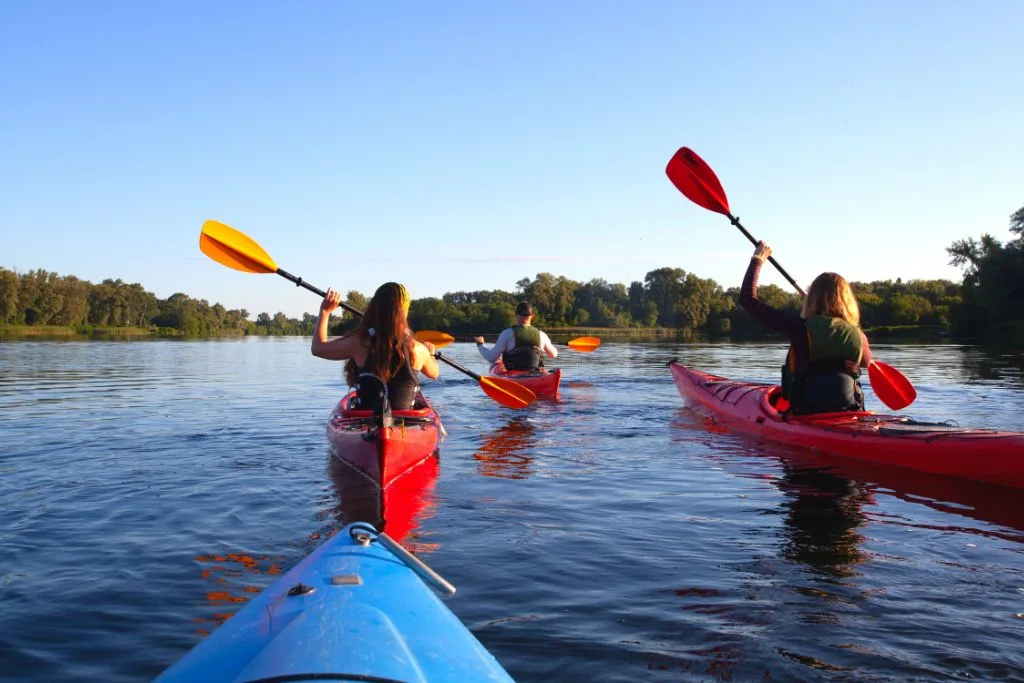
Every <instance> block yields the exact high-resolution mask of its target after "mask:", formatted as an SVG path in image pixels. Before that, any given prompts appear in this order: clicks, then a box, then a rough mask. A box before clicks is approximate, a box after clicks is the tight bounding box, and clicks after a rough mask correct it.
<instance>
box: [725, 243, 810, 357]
mask: <svg viewBox="0 0 1024 683" xmlns="http://www.w3.org/2000/svg"><path fill="white" fill-rule="evenodd" d="M771 253H772V249H771V247H769V246H768V245H767V244H765V243H764V242H759V243H758V245H757V248H756V249H754V255H753V256H751V257H750V265H749V266H747V272H746V274H745V275H744V276H743V284H742V285H740V298H739V304H740V306H742V307H743V308H744V309H746V311H747V313H750V315H752V316H753V317H754V319H755V320H757V321H758V322H759V323H761V324H762V325H766V326H768V327H770V328H772V329H773V330H779V331H780V332H785V333H786V334H787V335H789V336H790V337H792V336H793V335H801V334H803V320H802V319H801V318H800V314H799V313H795V312H793V311H780V310H779V309H777V308H773V307H772V306H769V305H768V304H766V303H765V302H763V301H761V300H760V299H758V298H757V277H758V275H760V273H761V266H763V265H764V262H765V260H767V259H768V257H769V256H771Z"/></svg>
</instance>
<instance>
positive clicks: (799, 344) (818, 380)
mask: <svg viewBox="0 0 1024 683" xmlns="http://www.w3.org/2000/svg"><path fill="white" fill-rule="evenodd" d="M771 253H772V249H771V247H769V246H768V245H767V244H765V243H764V242H758V244H757V247H756V248H755V249H754V255H753V257H751V259H750V266H749V267H748V268H747V273H746V275H745V276H744V278H743V285H742V286H741V287H740V298H739V303H740V305H741V306H742V307H743V308H745V309H746V310H747V312H749V313H750V314H751V315H752V316H754V318H755V319H757V320H758V321H759V322H761V323H762V324H764V325H767V326H768V327H771V328H772V329H774V330H778V331H780V332H782V333H784V334H785V335H786V336H787V337H789V352H788V353H787V354H786V363H785V365H783V366H782V395H783V397H784V398H785V399H786V400H787V401H788V402H789V410H790V411H791V412H792V413H794V414H797V415H807V414H811V413H832V412H843V411H849V410H864V393H863V391H862V389H861V386H860V369H861V368H866V367H868V365H869V364H870V363H871V348H870V347H869V346H868V340H867V337H865V336H864V332H863V331H862V330H861V329H860V307H859V306H858V305H857V299H856V298H855V297H854V295H853V289H852V288H851V287H850V283H848V282H847V281H846V279H845V278H843V277H842V276H841V275H838V274H836V273H822V274H821V275H819V276H818V277H816V278H814V282H812V283H811V286H810V288H809V289H808V290H807V296H806V297H805V299H804V305H803V310H802V311H801V312H800V313H795V312H792V311H781V310H779V309H776V308H773V307H771V306H769V305H768V304H766V303H764V302H763V301H760V300H759V299H758V298H757V277H758V275H759V274H760V272H761V266H762V265H763V264H764V262H765V260H767V259H768V257H769V256H771Z"/></svg>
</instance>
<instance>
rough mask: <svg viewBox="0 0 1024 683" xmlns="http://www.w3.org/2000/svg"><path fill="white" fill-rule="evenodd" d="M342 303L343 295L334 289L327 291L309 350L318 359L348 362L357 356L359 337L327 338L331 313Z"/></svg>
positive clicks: (349, 335) (352, 335) (351, 335)
mask: <svg viewBox="0 0 1024 683" xmlns="http://www.w3.org/2000/svg"><path fill="white" fill-rule="evenodd" d="M340 303H341V294H339V293H338V292H336V291H334V290H333V289H328V290H327V296H325V297H324V300H323V301H322V302H321V303H320V314H319V315H318V316H317V318H316V329H315V330H314V331H313V341H312V342H311V343H310V346H309V350H310V352H311V353H312V354H313V355H314V356H316V357H317V358H326V359H327V360H347V359H349V358H353V357H355V356H356V355H357V352H358V350H359V337H358V335H355V334H348V335H345V336H344V337H335V338H334V339H328V338H327V328H328V326H329V325H330V322H331V311H333V310H334V309H336V308H337V307H338V305H339V304H340Z"/></svg>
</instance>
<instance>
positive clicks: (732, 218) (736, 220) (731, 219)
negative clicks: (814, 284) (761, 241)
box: [725, 213, 807, 296]
mask: <svg viewBox="0 0 1024 683" xmlns="http://www.w3.org/2000/svg"><path fill="white" fill-rule="evenodd" d="M725 215H726V216H727V217H728V218H729V222H730V223H732V224H733V225H735V226H736V227H737V228H738V229H739V231H740V232H742V233H743V234H744V235H746V237H747V239H748V240H750V243H751V244H753V245H754V246H755V247H756V246H757V240H756V239H754V236H753V235H751V234H750V233H749V232H747V229H746V228H744V227H743V224H742V223H740V219H739V218H737V217H736V216H733V215H732V214H731V213H727V214H725ZM768 261H769V262H770V263H771V264H772V265H773V266H775V268H776V269H778V271H779V272H780V273H782V277H784V278H786V279H787V280H789V284H791V285H793V287H795V288H796V291H797V292H799V293H800V296H807V294H806V293H805V292H804V290H803V289H801V288H800V285H798V284H797V283H796V280H794V279H793V278H792V276H790V274H789V273H787V272H786V269H785V268H783V267H782V266H780V265H779V262H778V261H776V260H775V257H774V256H769V257H768Z"/></svg>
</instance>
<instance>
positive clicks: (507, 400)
mask: <svg viewBox="0 0 1024 683" xmlns="http://www.w3.org/2000/svg"><path fill="white" fill-rule="evenodd" d="M480 388H481V389H483V390H484V393H485V394H487V395H488V396H490V397H491V398H493V399H494V400H495V401H497V402H498V403H500V404H501V405H503V406H505V407H506V408H525V407H526V406H528V405H530V404H531V403H533V402H534V401H536V400H537V394H535V393H533V392H532V391H531V390H530V389H528V388H527V387H524V386H523V385H522V384H519V383H518V382H513V381H512V380H510V379H502V378H501V377H481V378H480Z"/></svg>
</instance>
